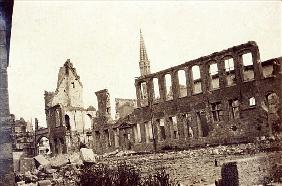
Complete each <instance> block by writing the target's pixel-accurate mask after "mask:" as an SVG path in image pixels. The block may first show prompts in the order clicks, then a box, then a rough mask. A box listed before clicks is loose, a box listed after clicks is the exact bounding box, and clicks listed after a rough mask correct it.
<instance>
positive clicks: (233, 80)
mask: <svg viewBox="0 0 282 186" xmlns="http://www.w3.org/2000/svg"><path fill="white" fill-rule="evenodd" d="M246 56H248V57H246ZM246 61H248V63H246ZM262 64H264V65H262ZM212 65H213V67H212ZM214 65H216V66H217V70H215V71H214V70H213V71H212V70H211V69H212V68H213V69H214ZM280 65H281V58H277V59H271V60H269V61H268V62H267V63H261V61H260V55H259V50H258V46H257V45H256V43H255V42H248V43H246V44H242V45H239V46H234V47H232V48H229V49H226V50H223V51H221V52H216V53H213V54H211V55H209V56H205V57H201V58H199V59H196V60H192V61H189V62H186V63H184V64H181V65H178V66H175V67H171V68H169V69H165V70H163V71H160V72H157V73H153V74H149V75H146V76H143V77H140V78H138V79H136V80H135V86H136V95H137V105H138V108H137V109H135V110H134V112H133V113H132V114H130V115H129V116H128V117H129V122H128V123H132V124H133V125H132V128H133V130H132V131H133V136H138V137H137V138H140V139H141V140H135V141H134V144H133V145H132V149H133V150H137V151H139V150H153V148H154V145H155V146H156V148H157V149H162V148H166V147H169V148H174V147H177V148H190V147H195V146H206V145H218V144H229V143H240V142H246V141H252V140H254V139H255V138H257V137H261V136H271V135H273V130H272V128H273V126H271V125H279V124H277V122H278V120H279V119H278V118H277V119H276V122H273V123H272V124H270V123H269V117H270V116H269V112H268V109H269V107H270V106H269V104H267V100H266V97H267V96H268V95H269V94H270V93H275V94H276V95H277V97H279V99H277V100H279V103H278V105H279V106H276V107H279V108H281V96H282V95H281V94H282V93H281V68H280ZM195 66H196V67H197V68H198V71H199V74H198V76H196V75H197V74H195V73H194V72H193V71H192V69H193V67H195ZM269 66H273V67H269ZM271 69H273V72H272V73H270V72H268V71H269V70H271ZM180 70H182V71H183V70H184V71H185V78H186V81H185V82H186V85H184V86H186V91H187V92H186V96H183V93H182V94H181V91H180V90H182V91H183V84H182V85H180V84H179V81H180V80H179V77H178V71H180ZM167 74H169V75H170V76H171V82H170V83H167V82H166V81H169V80H170V79H169V78H165V76H166V75H167ZM264 74H268V75H267V76H264ZM270 74H271V75H270ZM154 78H157V79H158V81H157V82H158V90H159V94H160V97H156V96H155V92H154V86H155V85H154V83H153V79H154ZM215 79H218V80H215ZM214 81H216V82H217V83H216V84H213V82H214ZM144 83H145V85H144ZM167 84H168V85H167ZM142 86H146V90H147V93H146V95H148V97H146V98H144V97H143V96H142ZM199 86H200V88H199ZM143 94H144V93H143ZM181 95H182V96H181ZM168 97H171V98H169V99H168ZM144 102H147V104H142V103H144ZM276 115H277V116H279V118H281V109H280V110H279V111H278V110H277V114H276ZM159 121H164V122H163V123H164V124H163V125H164V126H162V131H164V133H165V134H163V136H165V139H163V137H160V136H159V135H160V131H159V130H161V126H160V122H159ZM279 121H280V120H279ZM148 122H152V124H153V126H152V128H149V129H148V127H147V124H148ZM136 124H138V126H139V132H137V131H138V130H137V129H134V126H137V125H136ZM98 126H99V127H100V128H101V126H102V127H103V130H105V129H107V128H109V129H110V128H113V126H110V125H108V124H107V122H105V123H104V124H103V125H98ZM99 127H97V128H99ZM276 128H278V129H279V128H281V126H279V127H276ZM98 130H99V129H98ZM134 131H135V132H134ZM276 131H277V129H276ZM134 133H136V134H134ZM148 133H151V134H153V136H154V137H153V139H155V140H152V139H150V140H148V136H149V135H148ZM100 134H101V136H102V133H100ZM101 136H100V137H99V138H96V141H97V140H103V137H101ZM102 143H103V141H102ZM97 148H99V147H97ZM105 149H106V147H105V146H103V151H106V150H105Z"/></svg>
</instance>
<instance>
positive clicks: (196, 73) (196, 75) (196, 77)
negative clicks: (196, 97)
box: [192, 65, 202, 94]
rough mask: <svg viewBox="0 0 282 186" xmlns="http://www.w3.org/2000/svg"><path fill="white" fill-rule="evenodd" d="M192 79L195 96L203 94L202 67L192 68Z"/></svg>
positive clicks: (195, 66)
mask: <svg viewBox="0 0 282 186" xmlns="http://www.w3.org/2000/svg"><path fill="white" fill-rule="evenodd" d="M192 78H193V94H198V93H201V92H202V83H201V73H200V67H199V66H198V65H194V66H193V67H192Z"/></svg>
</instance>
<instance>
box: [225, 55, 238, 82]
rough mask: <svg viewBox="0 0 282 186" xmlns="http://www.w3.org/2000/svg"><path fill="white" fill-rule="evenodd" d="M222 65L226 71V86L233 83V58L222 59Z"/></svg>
mask: <svg viewBox="0 0 282 186" xmlns="http://www.w3.org/2000/svg"><path fill="white" fill-rule="evenodd" d="M224 67H225V72H226V82H227V86H231V85H235V84H236V81H235V70H234V60H233V58H228V59H225V60H224Z"/></svg>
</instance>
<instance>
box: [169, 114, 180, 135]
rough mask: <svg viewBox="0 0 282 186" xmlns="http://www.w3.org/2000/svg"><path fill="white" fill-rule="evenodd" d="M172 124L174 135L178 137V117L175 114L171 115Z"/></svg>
mask: <svg viewBox="0 0 282 186" xmlns="http://www.w3.org/2000/svg"><path fill="white" fill-rule="evenodd" d="M169 121H170V124H171V125H172V130H173V131H172V136H173V139H177V138H178V128H177V119H176V117H175V116H173V117H169Z"/></svg>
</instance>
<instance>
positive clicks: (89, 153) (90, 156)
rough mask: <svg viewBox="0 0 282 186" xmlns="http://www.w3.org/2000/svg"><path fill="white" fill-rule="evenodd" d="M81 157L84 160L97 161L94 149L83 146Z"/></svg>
mask: <svg viewBox="0 0 282 186" xmlns="http://www.w3.org/2000/svg"><path fill="white" fill-rule="evenodd" d="M80 157H81V159H82V161H83V162H89V163H93V162H96V157H97V155H95V154H94V152H93V150H92V149H87V148H81V149H80Z"/></svg>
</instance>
